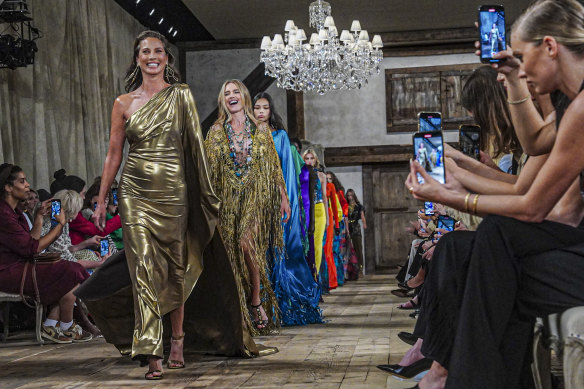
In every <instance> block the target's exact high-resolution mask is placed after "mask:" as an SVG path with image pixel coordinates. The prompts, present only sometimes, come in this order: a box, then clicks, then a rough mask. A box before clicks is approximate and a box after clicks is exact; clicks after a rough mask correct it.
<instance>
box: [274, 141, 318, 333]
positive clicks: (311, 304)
mask: <svg viewBox="0 0 584 389" xmlns="http://www.w3.org/2000/svg"><path fill="white" fill-rule="evenodd" d="M272 137H273V138H274V145H275V146H276V151H277V152H278V156H279V157H280V163H281V165H282V172H283V174H284V181H285V182H286V190H287V192H288V198H289V200H290V209H291V215H290V219H289V220H288V222H287V223H286V224H285V225H284V243H285V246H286V254H285V257H282V256H276V258H275V259H274V263H273V266H272V284H273V289H274V293H275V294H276V297H277V298H278V304H279V306H280V311H281V318H282V324H283V325H304V324H310V323H322V322H323V320H322V312H321V310H320V308H319V306H318V303H319V300H320V289H319V287H318V285H317V283H316V281H315V280H314V278H313V276H312V273H311V271H310V269H309V267H308V264H307V262H306V259H305V257H304V247H303V246H302V240H303V238H302V232H301V225H300V223H301V216H300V206H299V196H298V177H297V175H296V168H295V166H294V160H293V158H292V151H291V149H290V141H289V139H288V134H287V133H286V131H284V130H276V131H272Z"/></svg>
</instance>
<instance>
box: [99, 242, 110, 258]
mask: <svg viewBox="0 0 584 389" xmlns="http://www.w3.org/2000/svg"><path fill="white" fill-rule="evenodd" d="M99 246H100V254H101V256H102V257H103V256H106V255H108V254H109V240H108V239H107V238H103V239H102V240H101V241H100V242H99Z"/></svg>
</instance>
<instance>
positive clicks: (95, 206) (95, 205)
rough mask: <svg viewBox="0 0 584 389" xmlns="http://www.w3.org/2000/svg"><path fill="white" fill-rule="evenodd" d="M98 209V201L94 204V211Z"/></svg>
mask: <svg viewBox="0 0 584 389" xmlns="http://www.w3.org/2000/svg"><path fill="white" fill-rule="evenodd" d="M96 209H97V201H96V202H95V203H93V210H94V211H95V210H96Z"/></svg>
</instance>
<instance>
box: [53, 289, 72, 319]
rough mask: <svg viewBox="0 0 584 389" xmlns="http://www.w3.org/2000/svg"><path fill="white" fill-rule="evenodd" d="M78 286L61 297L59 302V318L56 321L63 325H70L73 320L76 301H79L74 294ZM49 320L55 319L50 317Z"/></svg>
mask: <svg viewBox="0 0 584 389" xmlns="http://www.w3.org/2000/svg"><path fill="white" fill-rule="evenodd" d="M77 286H78V285H77ZM77 286H75V288H73V289H71V290H70V291H69V292H68V293H67V294H66V295H64V296H63V297H61V299H60V300H59V317H58V318H56V319H54V320H60V321H62V322H63V323H69V322H70V321H72V320H73V308H74V306H75V300H76V299H77V297H75V295H74V294H73V291H74V290H75V289H77ZM49 319H53V318H52V317H49Z"/></svg>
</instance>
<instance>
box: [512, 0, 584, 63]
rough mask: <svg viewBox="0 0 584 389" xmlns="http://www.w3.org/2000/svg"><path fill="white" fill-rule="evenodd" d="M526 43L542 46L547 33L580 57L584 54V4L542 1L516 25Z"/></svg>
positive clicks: (514, 25) (571, 1) (528, 11)
mask: <svg viewBox="0 0 584 389" xmlns="http://www.w3.org/2000/svg"><path fill="white" fill-rule="evenodd" d="M513 32H514V33H516V34H517V35H518V36H519V39H521V40H522V41H524V42H532V43H533V44H535V45H536V46H539V45H540V44H541V43H542V42H543V38H544V37H546V36H551V37H553V38H554V39H555V40H556V41H557V42H558V43H560V44H562V45H564V46H566V47H567V48H568V50H570V51H571V52H573V53H574V54H576V55H578V56H583V55H584V7H583V6H582V4H580V3H579V2H578V1H576V0H539V1H537V2H535V3H533V4H532V5H531V6H530V7H529V8H527V10H525V12H523V14H522V15H521V16H520V17H519V18H518V19H517V21H516V22H515V23H514V24H513Z"/></svg>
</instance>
